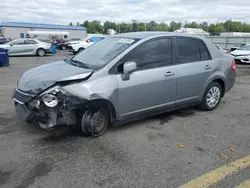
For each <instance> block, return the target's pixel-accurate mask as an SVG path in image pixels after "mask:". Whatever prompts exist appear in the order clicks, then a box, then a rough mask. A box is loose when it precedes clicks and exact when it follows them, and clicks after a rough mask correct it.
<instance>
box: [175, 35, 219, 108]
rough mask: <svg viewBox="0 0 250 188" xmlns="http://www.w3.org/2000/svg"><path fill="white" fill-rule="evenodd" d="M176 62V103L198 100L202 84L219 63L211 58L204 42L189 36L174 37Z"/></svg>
mask: <svg viewBox="0 0 250 188" xmlns="http://www.w3.org/2000/svg"><path fill="white" fill-rule="evenodd" d="M176 63H177V66H176V68H177V72H178V84H177V99H176V105H184V106H185V105H186V104H188V103H190V104H192V103H195V102H199V100H200V99H201V96H202V95H203V93H202V92H203V90H204V85H205V84H207V80H208V79H209V77H210V75H211V74H212V73H213V71H214V70H215V69H216V67H217V65H219V63H220V62H219V60H212V59H211V56H210V54H209V52H208V50H207V47H206V46H205V44H204V42H203V41H202V40H199V39H195V38H190V37H177V38H176Z"/></svg>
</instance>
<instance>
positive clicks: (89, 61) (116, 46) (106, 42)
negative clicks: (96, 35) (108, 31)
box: [71, 37, 138, 69]
mask: <svg viewBox="0 0 250 188" xmlns="http://www.w3.org/2000/svg"><path fill="white" fill-rule="evenodd" d="M137 41H138V40H137V39H127V38H116V37H108V38H106V39H103V40H102V41H100V42H98V43H96V44H94V45H92V46H91V47H89V48H87V49H86V50H84V51H83V52H81V53H79V54H78V55H76V56H74V57H73V58H72V59H71V62H78V63H79V64H80V63H82V64H84V66H85V67H89V68H91V69H100V68H102V67H104V66H105V65H106V64H108V63H109V62H110V61H112V60H113V59H114V58H115V57H117V56H118V55H119V54H121V53H122V52H123V51H125V50H126V49H127V48H129V47H130V46H131V45H133V44H134V43H136V42H137Z"/></svg>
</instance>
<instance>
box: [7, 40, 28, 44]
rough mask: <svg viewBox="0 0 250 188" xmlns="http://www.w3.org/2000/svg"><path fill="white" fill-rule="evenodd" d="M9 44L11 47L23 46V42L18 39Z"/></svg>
mask: <svg viewBox="0 0 250 188" xmlns="http://www.w3.org/2000/svg"><path fill="white" fill-rule="evenodd" d="M10 44H12V45H24V44H25V43H24V40H23V39H19V40H15V41H13V42H11V43H10Z"/></svg>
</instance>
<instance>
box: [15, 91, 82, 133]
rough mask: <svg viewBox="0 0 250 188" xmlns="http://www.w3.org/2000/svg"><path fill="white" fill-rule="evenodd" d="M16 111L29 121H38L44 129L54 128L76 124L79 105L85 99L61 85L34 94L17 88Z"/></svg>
mask: <svg viewBox="0 0 250 188" xmlns="http://www.w3.org/2000/svg"><path fill="white" fill-rule="evenodd" d="M12 98H13V100H14V101H15V108H16V112H17V114H18V116H19V117H21V118H22V119H24V120H25V121H27V122H38V124H39V126H40V127H41V128H43V129H53V128H54V127H55V126H56V125H62V124H63V125H65V124H66V125H75V124H76V123H77V117H76V115H77V110H76V109H77V106H79V104H81V103H82V102H83V99H79V98H78V97H75V96H72V95H70V94H69V93H67V92H65V91H63V89H62V88H61V87H59V86H55V87H52V88H51V89H48V90H46V91H45V92H43V93H41V94H38V95H33V94H28V93H24V92H22V91H20V90H19V89H17V88H16V89H15V90H14V92H13V97H12Z"/></svg>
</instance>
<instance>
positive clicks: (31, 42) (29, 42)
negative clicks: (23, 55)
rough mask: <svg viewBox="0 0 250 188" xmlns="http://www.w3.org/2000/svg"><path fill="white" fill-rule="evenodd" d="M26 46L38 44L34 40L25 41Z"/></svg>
mask: <svg viewBox="0 0 250 188" xmlns="http://www.w3.org/2000/svg"><path fill="white" fill-rule="evenodd" d="M25 44H37V42H36V41H34V40H25Z"/></svg>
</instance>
